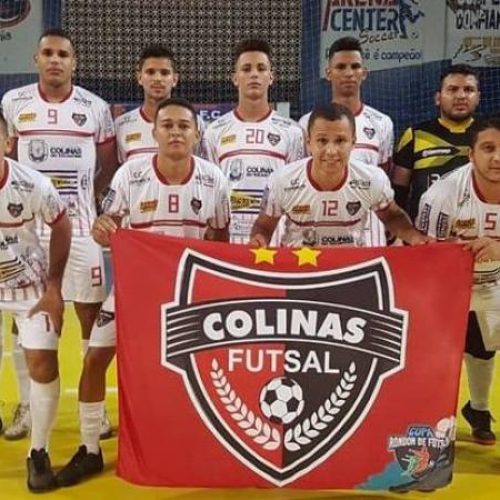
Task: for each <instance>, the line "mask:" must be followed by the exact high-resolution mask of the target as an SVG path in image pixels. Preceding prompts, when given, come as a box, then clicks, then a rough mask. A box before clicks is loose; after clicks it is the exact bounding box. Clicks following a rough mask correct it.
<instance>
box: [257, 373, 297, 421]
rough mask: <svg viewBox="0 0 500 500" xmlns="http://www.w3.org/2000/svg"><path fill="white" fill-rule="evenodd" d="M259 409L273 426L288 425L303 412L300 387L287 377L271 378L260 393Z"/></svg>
mask: <svg viewBox="0 0 500 500" xmlns="http://www.w3.org/2000/svg"><path fill="white" fill-rule="evenodd" d="M259 402H260V409H261V411H262V413H263V414H264V415H265V416H266V418H268V419H269V420H270V421H271V422H273V423H274V424H280V425H283V424H289V423H291V422H293V421H294V420H295V419H296V418H297V417H298V416H299V415H300V414H301V413H302V411H303V410H304V395H303V392H302V387H300V385H299V384H298V383H297V382H295V380H293V379H291V378H287V377H278V378H273V379H272V380H271V381H270V382H268V383H267V384H266V385H265V386H264V387H263V388H262V390H261V391H260V397H259Z"/></svg>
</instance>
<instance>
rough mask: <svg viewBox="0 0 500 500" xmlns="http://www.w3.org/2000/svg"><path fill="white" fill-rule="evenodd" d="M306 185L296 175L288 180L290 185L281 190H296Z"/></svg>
mask: <svg viewBox="0 0 500 500" xmlns="http://www.w3.org/2000/svg"><path fill="white" fill-rule="evenodd" d="M305 187H306V183H305V182H302V183H301V182H300V178H299V177H296V178H295V179H291V180H290V185H289V186H286V187H284V188H283V191H296V190H298V189H304V188H305Z"/></svg>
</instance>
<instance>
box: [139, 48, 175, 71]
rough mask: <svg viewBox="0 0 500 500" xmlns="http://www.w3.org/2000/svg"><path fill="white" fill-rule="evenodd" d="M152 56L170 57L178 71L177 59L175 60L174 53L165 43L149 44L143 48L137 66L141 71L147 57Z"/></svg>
mask: <svg viewBox="0 0 500 500" xmlns="http://www.w3.org/2000/svg"><path fill="white" fill-rule="evenodd" d="M151 57H155V58H158V59H168V60H169V61H170V62H171V63H172V68H173V70H174V72H175V73H177V61H176V60H175V56H174V53H173V51H172V50H171V49H169V48H168V47H165V46H163V45H148V46H147V47H144V49H142V52H141V54H140V56H139V62H138V63H137V68H138V69H139V71H140V70H141V69H142V66H143V65H144V62H145V61H146V59H149V58H151Z"/></svg>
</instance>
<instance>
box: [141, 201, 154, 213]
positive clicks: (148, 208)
mask: <svg viewBox="0 0 500 500" xmlns="http://www.w3.org/2000/svg"><path fill="white" fill-rule="evenodd" d="M157 207H158V200H148V201H141V204H140V206H139V210H140V211H141V213H145V212H154V211H155V210H156V208H157Z"/></svg>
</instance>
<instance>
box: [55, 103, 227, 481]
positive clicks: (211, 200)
mask: <svg viewBox="0 0 500 500" xmlns="http://www.w3.org/2000/svg"><path fill="white" fill-rule="evenodd" d="M153 134H154V137H155V139H156V141H157V142H158V154H156V155H154V156H146V157H138V158H136V159H132V160H130V161H128V162H126V163H124V164H123V165H122V166H121V167H120V169H119V170H118V171H117V172H116V174H115V176H114V178H113V180H112V182H111V186H110V189H109V191H108V193H107V195H106V197H105V198H104V200H103V203H102V209H103V212H104V213H103V215H101V216H100V217H99V218H98V219H97V220H96V221H95V223H94V227H93V228H92V236H93V237H94V239H95V240H96V241H97V242H98V243H99V244H100V245H102V246H109V244H110V236H111V234H113V233H114V232H115V231H116V230H117V228H118V227H119V225H120V222H121V220H122V218H123V217H127V218H128V224H129V227H130V228H131V229H136V230H142V231H148V232H154V233H158V234H166V235H169V236H177V237H180V238H195V239H208V240H217V241H228V239H229V232H228V226H229V192H228V189H229V188H228V184H227V180H226V178H225V177H224V175H223V174H222V172H221V171H220V169H219V167H217V166H216V165H213V164H212V163H209V162H208V161H205V160H202V159H201V158H197V157H195V156H193V154H192V153H193V149H194V147H195V145H196V144H197V142H198V140H199V137H200V135H199V132H198V127H197V117H196V113H195V111H194V109H193V107H192V106H191V104H189V103H188V102H187V101H185V100H184V99H178V98H172V99H166V100H164V101H162V102H160V103H159V104H158V108H157V110H156V116H155V125H154V129H153ZM145 200H147V206H146V205H145V203H146V202H145ZM195 202H196V203H195ZM115 325H116V323H115V303H114V292H113V290H112V291H111V293H110V295H109V296H108V298H107V299H106V301H105V302H104V303H103V305H102V308H101V311H100V313H99V316H98V318H97V321H96V323H95V324H94V327H93V329H92V334H91V336H90V344H89V350H88V351H87V354H86V356H85V360H84V367H83V371H82V374H81V377H80V387H79V401H80V432H81V446H80V447H79V449H78V451H77V452H76V453H75V455H74V456H73V458H72V459H71V460H70V461H69V463H68V464H67V465H66V466H65V467H64V468H63V469H62V470H61V471H59V473H58V474H57V483H58V485H59V486H72V485H74V484H77V483H79V482H80V481H81V480H82V479H84V478H86V477H89V476H91V475H93V474H98V473H100V472H102V470H103V458H102V452H101V449H100V446H99V421H100V415H101V414H102V408H103V406H104V394H105V379H106V370H107V368H108V366H109V364H110V363H111V360H112V359H113V357H114V355H115V347H116V326H115Z"/></svg>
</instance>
